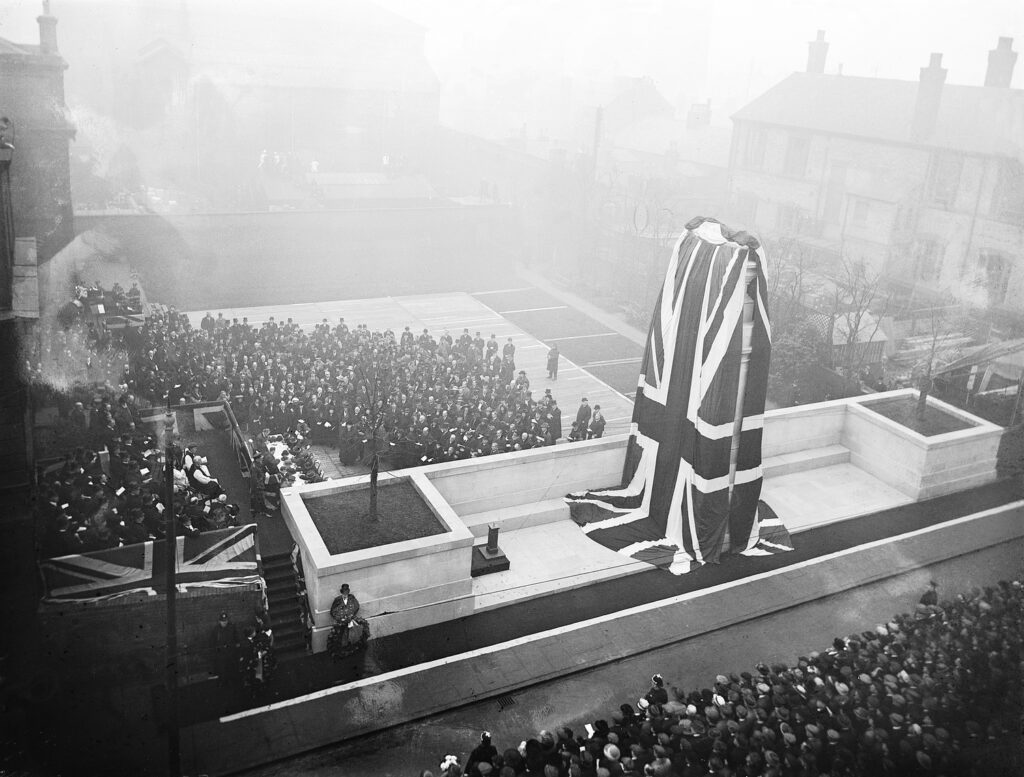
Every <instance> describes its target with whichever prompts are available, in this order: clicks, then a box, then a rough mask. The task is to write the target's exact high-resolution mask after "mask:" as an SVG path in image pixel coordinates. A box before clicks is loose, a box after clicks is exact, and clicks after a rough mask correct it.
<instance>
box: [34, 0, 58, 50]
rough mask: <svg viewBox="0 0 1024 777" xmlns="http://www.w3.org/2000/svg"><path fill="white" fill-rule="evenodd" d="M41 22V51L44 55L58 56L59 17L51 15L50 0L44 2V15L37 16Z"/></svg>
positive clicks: (37, 19)
mask: <svg viewBox="0 0 1024 777" xmlns="http://www.w3.org/2000/svg"><path fill="white" fill-rule="evenodd" d="M36 21H37V22H39V49H40V50H41V51H42V52H43V53H44V54H58V53H59V52H58V51H57V17H56V16H51V15H50V0H43V15H42V16H37V17H36Z"/></svg>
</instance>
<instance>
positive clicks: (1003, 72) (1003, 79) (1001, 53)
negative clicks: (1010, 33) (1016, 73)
mask: <svg viewBox="0 0 1024 777" xmlns="http://www.w3.org/2000/svg"><path fill="white" fill-rule="evenodd" d="M1016 64H1017V52H1016V51H1014V50H1013V38H1000V39H999V43H998V44H996V47H995V48H994V49H992V50H991V51H990V52H989V53H988V70H986V71H985V86H995V87H999V88H1002V89H1009V88H1010V82H1011V81H1013V68H1014V66H1015V65H1016Z"/></svg>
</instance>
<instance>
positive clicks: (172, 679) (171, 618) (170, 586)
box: [164, 394, 181, 777]
mask: <svg viewBox="0 0 1024 777" xmlns="http://www.w3.org/2000/svg"><path fill="white" fill-rule="evenodd" d="M164 502H165V503H166V505H165V509H164V528H165V535H164V549H165V551H166V559H167V563H166V566H167V585H166V588H167V681H166V683H167V774H168V775H170V777H180V775H181V754H180V742H179V733H178V632H177V619H176V613H175V609H176V605H177V597H176V594H177V587H176V580H175V564H176V563H177V555H178V537H177V527H176V526H175V520H174V413H173V412H172V411H171V395H170V394H168V395H167V414H166V415H165V416H164Z"/></svg>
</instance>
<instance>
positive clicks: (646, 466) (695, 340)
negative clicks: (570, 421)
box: [566, 219, 792, 574]
mask: <svg viewBox="0 0 1024 777" xmlns="http://www.w3.org/2000/svg"><path fill="white" fill-rule="evenodd" d="M764 262H765V259H764V252H763V250H762V249H761V247H760V244H759V243H758V241H757V240H756V239H754V238H753V237H751V236H750V235H747V234H746V233H742V232H741V233H731V232H729V231H728V230H727V229H726V228H724V227H723V226H722V225H721V224H720V223H718V222H717V221H714V220H712V219H694V220H693V221H691V222H690V223H689V224H687V225H686V230H685V232H684V233H683V235H682V236H681V237H680V239H679V241H678V242H677V244H676V247H675V250H674V251H673V253H672V258H671V261H670V262H669V266H668V271H667V273H666V275H665V283H664V285H663V287H662V290H661V293H660V295H659V297H658V301H657V303H656V304H655V308H654V315H653V318H652V320H651V326H650V331H649V333H648V337H647V345H646V348H645V352H644V358H643V363H642V368H641V373H640V379H639V382H638V388H637V394H636V401H635V403H634V406H633V418H632V424H631V426H630V438H629V444H628V448H627V451H626V460H625V464H624V466H623V475H622V483H621V485H620V486H618V487H615V488H608V489H603V490H598V491H583V492H577V493H573V494H569V495H568V496H567V497H566V500H567V501H568V502H569V506H570V509H571V512H572V517H573V519H574V520H575V521H576V522H577V523H578V524H580V526H581V527H582V528H583V531H584V532H586V533H587V534H588V535H589V536H590V537H591V538H592V539H594V540H596V541H597V542H600V543H601V544H602V545H605V546H607V547H609V548H611V549H612V550H616V551H618V552H620V553H623V554H625V555H627V556H630V557H631V558H634V559H638V560H641V561H646V562H648V563H651V564H654V565H655V566H659V567H665V568H668V569H669V570H670V571H671V572H673V573H676V574H682V573H684V572H687V571H689V570H690V569H691V568H693V567H694V566H695V565H700V564H704V563H714V562H717V561H718V559H719V557H720V555H721V554H722V552H723V548H724V545H725V539H726V534H727V533H728V538H729V549H730V550H732V551H739V552H741V553H745V554H747V555H759V554H767V553H778V552H783V551H787V550H792V545H791V544H790V538H789V533H788V532H787V531H786V529H785V527H784V526H783V525H782V522H781V521H780V520H779V518H778V516H776V515H775V513H774V512H773V511H772V510H771V508H770V507H768V506H767V505H766V504H765V503H764V502H761V501H760V494H761V480H762V473H761V432H762V429H763V427H764V404H765V395H766V393H767V387H768V365H769V359H770V356H771V329H770V325H769V321H768V309H767V304H766V289H765V276H764ZM745 305H746V308H747V314H746V316H745V315H744V307H745ZM744 329H746V336H744ZM745 346H746V347H745ZM744 357H746V358H747V364H746V369H745V370H744V369H742V367H741V365H742V363H743V359H744ZM737 404H739V405H740V407H739V412H737ZM737 419H738V423H739V424H740V426H739V428H738V430H737ZM734 431H737V433H738V438H737V441H738V444H739V445H738V451H737V454H736V457H735V461H733V458H732V455H731V454H732V450H733V447H734V446H733V443H734Z"/></svg>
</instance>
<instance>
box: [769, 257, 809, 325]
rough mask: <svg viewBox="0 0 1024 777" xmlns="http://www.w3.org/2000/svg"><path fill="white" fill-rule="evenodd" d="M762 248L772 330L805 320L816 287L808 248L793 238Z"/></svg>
mask: <svg viewBox="0 0 1024 777" xmlns="http://www.w3.org/2000/svg"><path fill="white" fill-rule="evenodd" d="M765 248H766V249H767V250H766V253H767V256H768V263H769V266H768V268H767V270H768V271H767V281H768V305H769V307H770V309H771V314H772V329H773V330H776V329H778V330H784V329H786V328H787V327H788V325H789V324H791V323H793V322H795V321H798V320H801V319H804V318H806V317H807V314H808V307H807V306H808V300H809V297H810V296H811V295H812V294H813V292H814V291H815V288H816V284H815V276H814V275H813V273H812V272H811V269H812V263H811V259H810V256H809V254H808V250H807V247H806V246H805V245H804V244H803V243H801V242H800V241H799V240H796V239H795V238H789V237H784V238H781V239H779V240H778V241H776V242H775V244H774V245H771V246H765Z"/></svg>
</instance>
